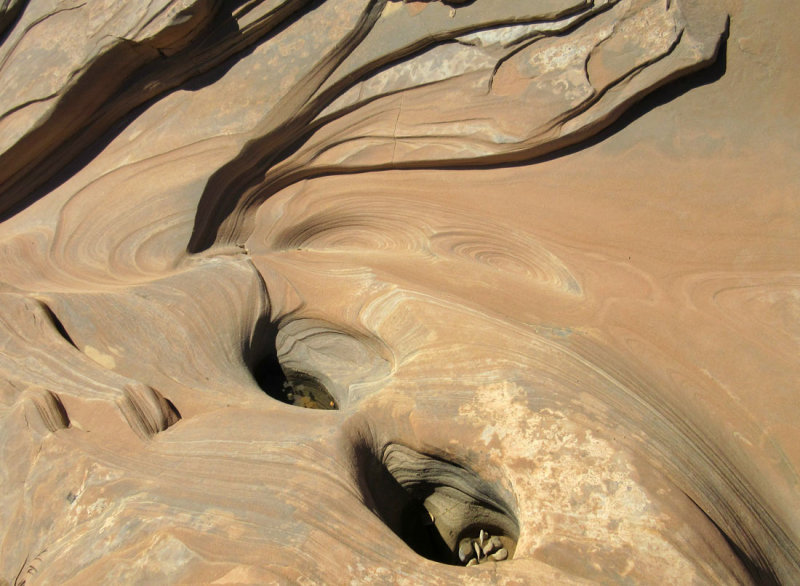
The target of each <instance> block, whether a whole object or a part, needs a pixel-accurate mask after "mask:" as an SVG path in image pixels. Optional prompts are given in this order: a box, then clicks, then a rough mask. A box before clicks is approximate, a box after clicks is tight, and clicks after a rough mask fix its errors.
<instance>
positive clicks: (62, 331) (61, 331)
mask: <svg viewBox="0 0 800 586" xmlns="http://www.w3.org/2000/svg"><path fill="white" fill-rule="evenodd" d="M41 305H42V309H43V310H44V313H45V315H46V316H47V318H48V319H49V320H50V323H51V324H52V326H53V327H54V328H55V329H56V331H57V332H58V333H59V335H60V336H61V337H62V338H64V339H65V340H66V341H67V342H69V343H70V345H71V346H73V347H74V348H77V347H78V346H76V345H75V342H74V341H73V340H72V337H71V336H70V335H69V333H68V332H67V329H66V328H65V327H64V324H63V323H61V320H60V319H58V316H57V315H56V314H55V313H54V312H53V310H52V309H51V308H50V306H48V305H47V304H46V303H42V304H41Z"/></svg>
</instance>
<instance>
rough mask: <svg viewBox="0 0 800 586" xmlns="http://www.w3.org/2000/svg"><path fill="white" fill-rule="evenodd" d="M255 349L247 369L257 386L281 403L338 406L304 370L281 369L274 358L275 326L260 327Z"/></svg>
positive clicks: (303, 405) (302, 405)
mask: <svg viewBox="0 0 800 586" xmlns="http://www.w3.org/2000/svg"><path fill="white" fill-rule="evenodd" d="M260 330H261V331H260V333H259V335H258V338H259V343H258V351H257V352H256V355H257V356H256V358H255V359H254V360H252V361H251V364H252V366H251V371H252V374H253V378H254V379H255V380H256V382H257V383H258V386H259V387H261V389H262V390H263V391H264V392H265V393H266V394H267V395H269V396H270V397H272V398H273V399H277V400H278V401H281V402H282V403H286V404H288V405H294V406H297V407H305V408H306V409H338V405H337V404H336V401H335V400H334V399H333V397H332V396H331V395H330V393H329V392H328V391H327V389H326V388H325V386H324V385H323V384H322V383H321V382H319V381H318V380H317V379H316V378H315V377H313V376H311V375H310V374H308V373H304V372H299V371H296V370H284V368H283V366H282V365H281V363H280V360H279V359H278V350H277V345H276V340H277V337H278V327H277V325H276V324H272V323H270V324H267V325H264V326H262V327H261V328H260Z"/></svg>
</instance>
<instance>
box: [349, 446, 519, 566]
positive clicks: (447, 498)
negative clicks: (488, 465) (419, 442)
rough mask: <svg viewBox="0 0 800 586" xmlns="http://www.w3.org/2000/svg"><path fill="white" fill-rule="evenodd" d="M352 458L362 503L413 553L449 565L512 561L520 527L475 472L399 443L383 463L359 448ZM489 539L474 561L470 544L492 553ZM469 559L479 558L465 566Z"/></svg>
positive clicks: (370, 451) (369, 449)
mask: <svg viewBox="0 0 800 586" xmlns="http://www.w3.org/2000/svg"><path fill="white" fill-rule="evenodd" d="M355 458H356V470H357V474H358V478H357V481H358V484H359V488H360V490H361V492H362V495H363V498H364V502H365V504H366V505H367V506H368V507H369V508H370V509H371V510H372V511H373V512H374V513H375V514H376V515H378V517H380V519H381V520H382V521H383V522H384V523H385V524H386V525H387V527H389V529H391V530H392V531H393V532H394V533H395V534H396V535H397V536H398V537H400V538H401V539H402V540H403V541H404V542H405V543H406V544H407V545H408V546H409V547H410V548H411V549H412V550H414V551H415V552H416V553H417V554H419V555H421V556H422V557H425V558H427V559H429V560H432V561H435V562H439V563H443V564H450V565H467V564H469V565H473V564H478V563H484V562H494V561H502V560H504V559H506V558H511V557H512V556H513V553H514V549H515V547H516V542H517V539H518V537H519V525H518V523H517V521H516V519H515V518H514V516H513V515H512V513H511V512H510V510H509V509H508V508H507V507H506V506H504V504H501V503H500V502H499V501H500V500H501V499H500V497H499V496H498V495H497V493H496V491H494V489H493V488H492V487H491V485H490V484H489V483H487V482H486V481H484V480H482V479H481V478H480V477H478V476H477V475H476V474H475V473H474V472H472V471H470V470H468V469H466V468H463V467H461V466H459V465H457V464H453V463H451V462H447V461H445V460H441V459H439V458H436V457H432V456H428V455H425V454H420V453H418V452H415V451H414V450H411V449H410V448H406V447H405V446H401V445H398V444H394V445H390V446H388V447H387V448H386V450H384V455H383V457H382V458H381V457H379V456H378V455H377V454H376V453H375V451H374V450H373V449H372V448H370V447H369V446H368V445H366V444H361V445H358V446H356V448H355ZM484 535H486V539H485V541H484V537H483V536H484ZM491 538H494V542H495V543H496V544H497V545H496V546H494V549H493V550H492V549H489V553H487V554H484V553H483V552H481V553H480V555H477V556H476V554H475V553H474V551H473V547H474V544H475V543H477V542H478V540H479V539H480V542H481V543H482V544H484V543H485V547H486V548H492V546H491V545H489V542H490V541H491ZM501 549H502V550H505V551H503V552H500V550H501ZM498 553H500V554H501V555H500V556H498V555H497V554H498ZM493 554H494V557H493ZM473 558H478V559H475V561H474V562H472V563H469V562H470V560H472V559H473Z"/></svg>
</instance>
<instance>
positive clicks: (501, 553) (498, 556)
mask: <svg viewBox="0 0 800 586" xmlns="http://www.w3.org/2000/svg"><path fill="white" fill-rule="evenodd" d="M507 557H508V550H507V549H506V548H505V547H501V548H500V549H498V550H497V551H496V552H494V553H493V554H492V559H494V560H497V561H498V562H502V561H503V560H504V559H506V558H507Z"/></svg>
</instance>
